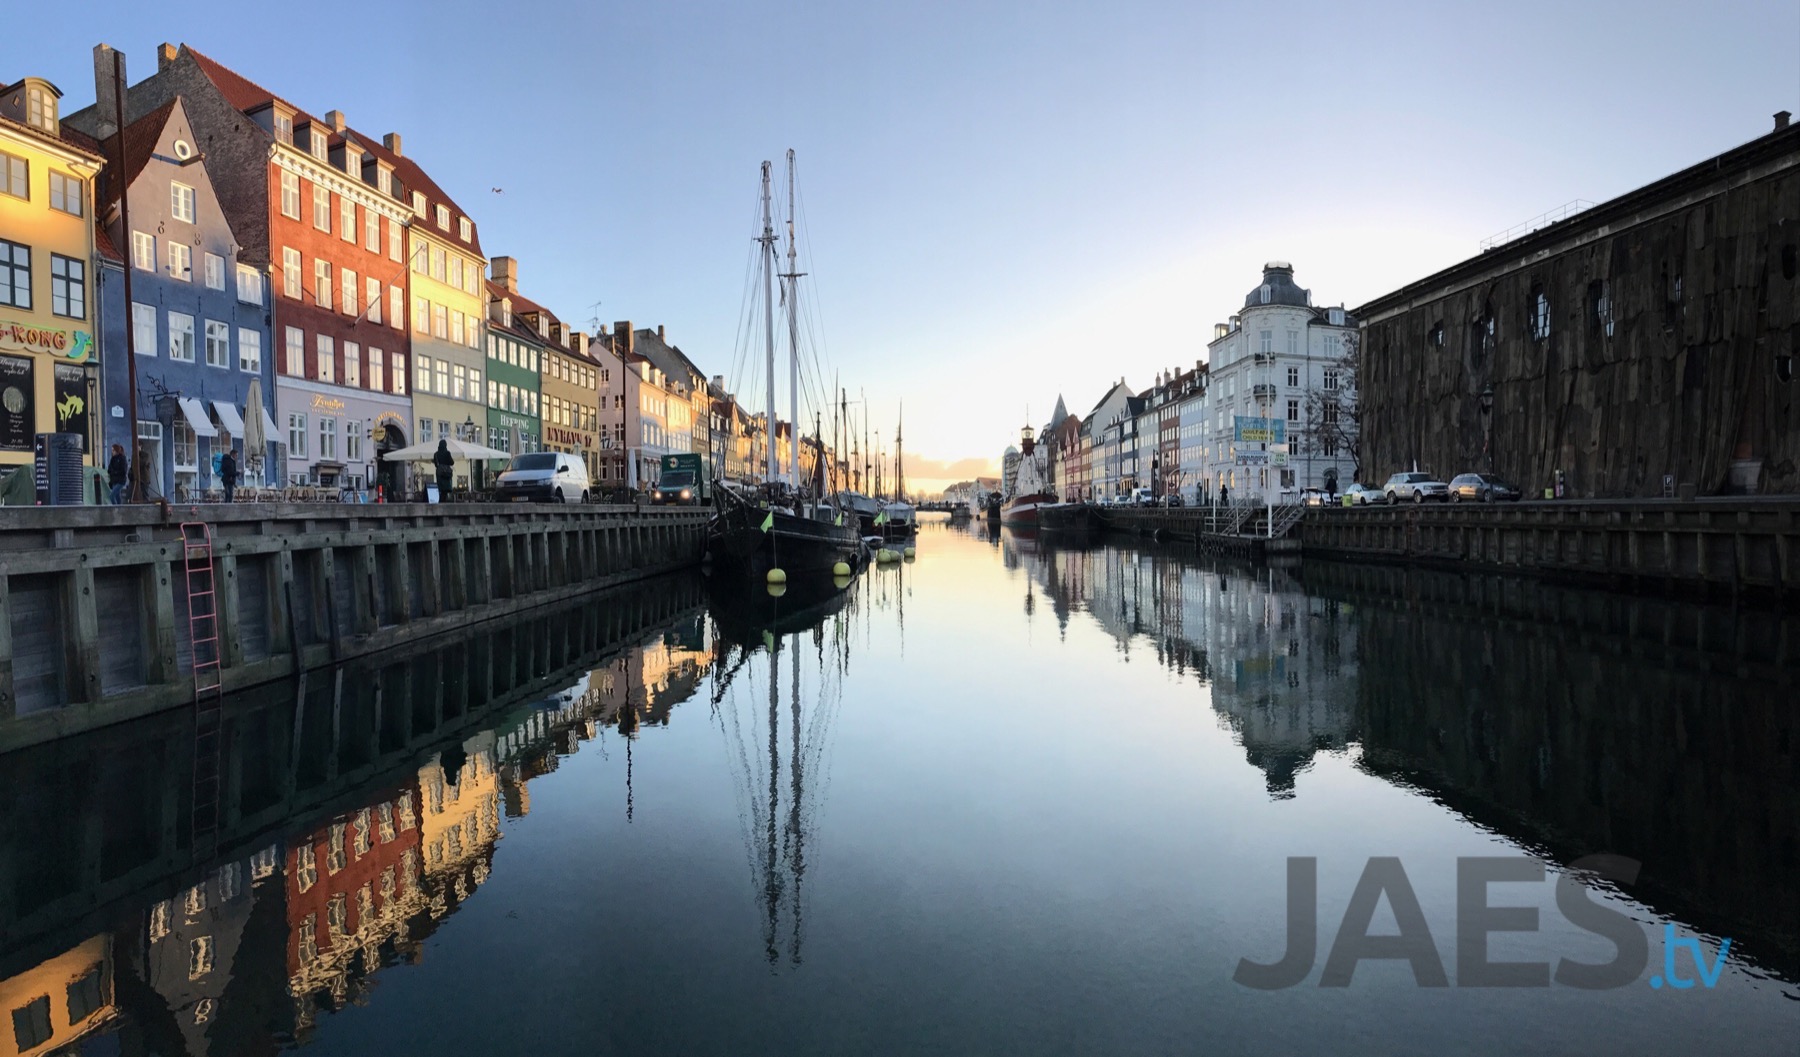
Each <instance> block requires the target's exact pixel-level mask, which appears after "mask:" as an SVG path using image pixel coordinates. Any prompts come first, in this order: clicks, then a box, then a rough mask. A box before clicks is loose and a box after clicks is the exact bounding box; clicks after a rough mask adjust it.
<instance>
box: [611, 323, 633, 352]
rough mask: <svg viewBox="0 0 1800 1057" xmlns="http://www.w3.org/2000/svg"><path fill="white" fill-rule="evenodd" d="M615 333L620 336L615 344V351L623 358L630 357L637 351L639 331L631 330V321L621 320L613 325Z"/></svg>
mask: <svg viewBox="0 0 1800 1057" xmlns="http://www.w3.org/2000/svg"><path fill="white" fill-rule="evenodd" d="M613 333H614V334H616V335H618V338H617V340H615V341H614V342H613V351H615V352H617V353H618V354H619V355H620V356H621V357H623V356H629V355H631V354H632V353H634V352H636V351H637V331H635V330H632V329H631V320H629V319H621V320H619V321H618V322H616V323H614V324H613Z"/></svg>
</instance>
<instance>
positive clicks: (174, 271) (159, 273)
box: [97, 98, 283, 500]
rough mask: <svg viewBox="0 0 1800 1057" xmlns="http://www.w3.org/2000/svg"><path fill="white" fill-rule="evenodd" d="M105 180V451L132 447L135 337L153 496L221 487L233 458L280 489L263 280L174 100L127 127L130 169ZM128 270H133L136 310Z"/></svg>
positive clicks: (142, 435)
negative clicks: (254, 445) (252, 420)
mask: <svg viewBox="0 0 1800 1057" xmlns="http://www.w3.org/2000/svg"><path fill="white" fill-rule="evenodd" d="M103 183H104V186H105V190H104V192H103V197H101V198H100V201H101V203H102V207H101V209H100V212H99V215H98V217H97V219H98V220H99V222H100V224H101V225H102V227H103V229H104V237H103V238H101V239H100V240H99V241H100V242H101V256H102V267H101V291H100V295H101V303H100V311H101V313H102V318H101V325H100V331H101V356H102V361H101V362H102V366H101V375H102V379H103V385H104V388H105V401H104V407H105V412H104V415H103V420H104V422H105V427H104V429H103V431H102V432H103V435H104V436H103V439H104V444H105V445H106V447H105V448H104V449H103V451H110V450H111V446H112V445H113V444H120V445H123V446H124V447H125V448H126V450H128V451H129V450H130V447H131V441H130V434H131V416H130V411H129V410H128V409H129V407H130V404H131V397H130V393H131V387H130V383H129V381H128V376H129V375H128V356H130V354H128V353H127V351H126V348H127V346H126V340H125V339H126V328H127V327H129V328H131V331H132V341H133V344H134V346H135V357H132V358H135V360H136V365H137V415H138V444H139V448H140V450H141V451H142V452H143V453H145V454H144V455H142V456H140V457H141V458H146V459H147V461H148V463H149V465H150V467H151V473H150V479H149V486H150V490H151V494H152V495H160V496H167V497H169V498H170V499H172V500H180V499H187V498H198V497H199V495H200V493H201V492H202V491H204V490H205V489H209V488H217V487H218V486H219V482H218V480H217V477H216V476H215V474H214V464H215V460H216V458H217V456H218V455H220V454H222V453H223V452H224V451H225V450H226V449H227V448H228V447H229V448H231V449H232V450H233V452H234V455H235V457H236V459H237V461H238V466H239V474H240V482H241V483H244V484H258V483H267V484H281V483H283V481H282V480H281V471H282V460H281V459H280V458H279V457H278V455H277V451H276V448H275V441H276V440H277V438H278V437H279V436H280V431H279V430H278V429H276V426H275V422H274V419H273V417H272V416H271V415H270V413H269V408H270V407H271V406H273V401H274V398H275V374H274V356H273V352H272V349H271V344H270V339H269V333H270V319H269V304H268V301H269V297H268V293H269V291H268V283H267V275H266V273H265V271H264V269H263V268H262V267H259V266H258V265H257V264H253V263H247V262H245V261H243V260H241V259H240V258H239V255H238V243H237V240H236V239H235V238H234V237H233V235H232V230H231V226H230V224H229V223H228V222H227V221H226V219H225V214H224V212H223V211H222V210H221V209H220V207H219V201H218V197H217V196H216V195H215V194H214V192H213V186H212V181H211V180H210V179H209V178H208V176H207V172H206V154H205V153H204V151H203V150H202V148H201V144H199V143H197V142H196V139H195V136H194V133H193V131H192V128H191V126H190V125H189V123H188V119H187V114H186V112H185V110H184V109H183V106H182V102H181V100H180V99H179V98H176V99H173V100H170V101H169V102H168V103H165V104H163V105H162V106H160V107H158V108H157V109H155V110H153V111H151V112H150V113H149V114H146V115H144V116H143V117H141V118H139V119H138V120H137V121H134V122H132V123H131V124H130V125H128V126H126V129H125V162H124V167H123V169H120V170H116V171H115V169H114V168H113V167H110V166H109V167H108V169H107V170H106V172H105V173H104V176H103ZM121 186H124V187H127V188H129V191H128V192H127V193H128V194H129V195H130V206H131V230H129V231H127V230H125V224H124V220H123V217H122V215H121V211H120V208H119V193H120V188H121ZM107 242H110V243H111V246H110V247H108V246H107V245H106V243H107ZM108 249H113V250H114V252H115V253H116V255H117V258H120V259H116V260H115V261H113V262H112V266H108V262H107V261H106V260H105V258H106V257H107V256H108V254H107V252H106V251H107V250H108ZM123 269H130V271H131V284H132V291H131V301H130V304H127V303H126V299H125V294H124V273H123ZM253 381H255V382H260V383H261V385H260V388H261V403H260V405H257V406H250V405H249V397H250V390H251V383H252V382H253ZM249 416H260V421H261V423H262V428H263V437H264V440H265V444H264V446H263V448H262V449H261V450H260V451H255V452H249V453H246V452H245V451H244V448H243V439H244V431H245V423H246V421H247V420H248V417H249ZM246 455H248V456H249V457H248V458H246ZM102 461H104V460H102Z"/></svg>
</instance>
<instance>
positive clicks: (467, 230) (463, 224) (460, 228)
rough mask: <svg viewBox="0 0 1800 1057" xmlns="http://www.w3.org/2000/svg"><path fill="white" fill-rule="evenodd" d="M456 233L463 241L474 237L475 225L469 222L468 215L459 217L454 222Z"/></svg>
mask: <svg viewBox="0 0 1800 1057" xmlns="http://www.w3.org/2000/svg"><path fill="white" fill-rule="evenodd" d="M456 233H457V234H459V235H461V236H462V240H463V241H464V242H467V241H469V240H470V239H472V238H474V237H475V226H474V225H473V224H470V223H469V218H468V217H461V218H459V219H458V220H457V222H456Z"/></svg>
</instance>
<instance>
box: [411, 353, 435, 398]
mask: <svg viewBox="0 0 1800 1057" xmlns="http://www.w3.org/2000/svg"><path fill="white" fill-rule="evenodd" d="M413 370H415V371H417V372H418V374H419V376H418V377H417V378H414V379H413V392H415V393H429V392H431V357H429V356H414V357H413Z"/></svg>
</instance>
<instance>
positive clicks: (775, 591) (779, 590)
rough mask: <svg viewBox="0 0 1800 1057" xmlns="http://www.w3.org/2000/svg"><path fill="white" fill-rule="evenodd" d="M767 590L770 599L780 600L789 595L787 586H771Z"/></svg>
mask: <svg viewBox="0 0 1800 1057" xmlns="http://www.w3.org/2000/svg"><path fill="white" fill-rule="evenodd" d="M767 590H768V592H769V597H770V598H780V597H781V596H782V595H785V594H787V584H770V585H769V586H768V588H767Z"/></svg>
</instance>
